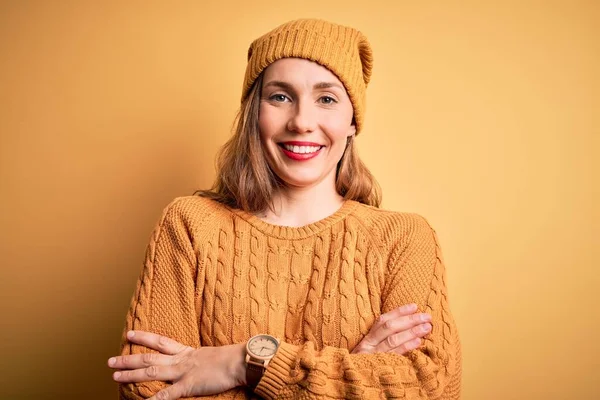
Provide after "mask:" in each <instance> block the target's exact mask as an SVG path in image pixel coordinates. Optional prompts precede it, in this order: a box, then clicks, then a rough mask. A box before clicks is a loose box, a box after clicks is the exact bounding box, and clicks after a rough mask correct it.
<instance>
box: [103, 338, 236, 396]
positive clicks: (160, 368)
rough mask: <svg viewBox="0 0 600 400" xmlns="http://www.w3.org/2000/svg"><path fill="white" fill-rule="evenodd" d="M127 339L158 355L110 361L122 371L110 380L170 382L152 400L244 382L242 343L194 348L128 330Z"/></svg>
mask: <svg viewBox="0 0 600 400" xmlns="http://www.w3.org/2000/svg"><path fill="white" fill-rule="evenodd" d="M127 338H128V339H129V341H131V342H133V343H136V344H139V345H142V346H146V347H148V348H150V349H154V350H157V351H159V352H160V354H157V353H144V354H132V355H127V356H119V357H113V358H111V359H109V360H108V366H109V367H111V368H118V369H121V370H122V371H119V372H115V373H114V374H113V379H114V380H115V381H117V382H146V381H165V382H166V381H171V382H173V384H172V385H171V386H169V387H167V388H165V389H163V390H161V391H160V392H158V393H156V394H155V395H154V396H152V397H151V398H150V399H151V400H159V399H161V400H166V399H168V400H173V399H179V398H181V397H193V396H205V395H211V394H218V393H222V392H224V391H226V390H229V389H232V388H234V387H236V386H241V385H245V383H246V366H245V362H244V357H245V356H244V352H245V350H244V349H245V347H244V345H243V344H234V345H228V346H220V347H201V348H199V349H195V348H192V347H189V346H184V345H183V344H181V343H179V342H176V341H175V340H173V339H169V338H168V337H165V336H161V335H157V334H154V333H150V332H144V331H129V332H128V333H127Z"/></svg>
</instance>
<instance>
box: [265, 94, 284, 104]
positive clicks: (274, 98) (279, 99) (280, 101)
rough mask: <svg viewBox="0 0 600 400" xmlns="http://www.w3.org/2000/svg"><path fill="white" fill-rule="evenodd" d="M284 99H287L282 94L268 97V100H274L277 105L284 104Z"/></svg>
mask: <svg viewBox="0 0 600 400" xmlns="http://www.w3.org/2000/svg"><path fill="white" fill-rule="evenodd" d="M286 99H287V96H285V95H283V94H274V95H273V96H271V97H269V100H274V101H276V102H278V103H283V102H285V100H286Z"/></svg>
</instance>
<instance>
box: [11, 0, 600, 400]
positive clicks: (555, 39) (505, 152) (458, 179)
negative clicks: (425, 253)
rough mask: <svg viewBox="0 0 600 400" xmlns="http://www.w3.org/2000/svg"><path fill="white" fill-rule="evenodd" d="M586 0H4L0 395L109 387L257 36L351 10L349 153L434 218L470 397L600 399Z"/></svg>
mask: <svg viewBox="0 0 600 400" xmlns="http://www.w3.org/2000/svg"><path fill="white" fill-rule="evenodd" d="M599 11H600V7H599V3H598V2H594V1H589V2H582V1H579V2H575V1H566V0H565V1H562V2H561V1H552V2H551V1H495V2H491V1H488V2H486V1H472V2H457V1H455V2H443V1H401V2H394V1H363V2H351V1H333V0H332V1H298V2H282V1H273V2H269V1H258V2H241V1H240V2H239V3H232V2H227V1H221V2H210V3H209V2H201V1H169V2H167V1H163V2H159V1H137V2H134V1H127V2H120V1H110V2H109V1H94V2H93V1H79V2H77V1H37V2H36V1H2V2H1V3H0V132H1V142H0V190H1V193H0V202H1V203H0V206H1V207H0V228H1V230H0V265H1V276H0V289H1V292H0V293H1V296H2V297H1V301H0V307H1V309H0V311H1V315H2V329H1V330H0V332H1V333H0V343H1V344H0V346H1V347H0V351H1V353H0V354H1V357H2V358H1V361H0V379H1V380H2V381H1V382H0V398H2V399H76V398H77V399H83V398H85V399H109V398H116V397H115V394H116V385H115V384H113V383H112V381H111V374H110V371H109V369H108V368H107V367H106V366H105V365H106V364H105V362H106V359H107V358H108V357H110V356H111V355H114V354H115V353H116V352H117V350H118V345H119V339H120V335H121V330H122V327H123V323H124V317H125V313H126V310H127V307H128V304H129V301H130V298H131V295H132V293H133V289H134V285H135V280H136V279H137V276H138V273H139V270H140V268H141V261H142V258H143V255H144V250H145V246H146V243H147V241H148V239H149V237H150V232H151V230H152V227H153V225H154V223H155V222H156V220H157V218H158V217H159V215H160V212H161V210H162V208H163V207H164V206H165V205H166V204H167V203H168V202H169V201H170V200H171V199H172V198H174V197H175V196H181V195H186V194H191V193H192V192H193V191H194V190H195V189H198V188H206V187H207V186H208V185H209V184H210V183H211V182H212V180H213V177H214V169H213V160H214V155H215V153H216V151H217V149H218V147H219V146H220V145H221V144H222V143H223V142H224V141H225V140H226V138H227V137H228V135H229V132H230V128H231V123H232V121H233V117H234V115H235V111H236V108H237V106H238V104H239V96H240V90H241V84H242V78H243V73H244V68H245V56H246V50H247V46H248V45H249V44H250V41H251V40H252V39H254V38H255V37H257V36H258V35H260V34H262V33H264V32H266V31H267V30H269V29H271V28H273V27H275V26H276V25H278V24H280V23H282V22H285V21H287V20H290V19H294V18H298V17H321V18H325V19H330V20H332V21H335V22H340V23H343V24H347V25H351V26H354V27H357V28H359V29H360V30H362V31H363V32H364V33H365V34H366V35H367V36H368V37H369V39H370V41H371V43H372V45H373V49H374V54H375V67H374V75H373V80H372V84H371V85H370V87H369V90H368V104H367V105H368V107H367V108H368V111H367V114H366V126H365V129H364V132H363V134H361V135H360V136H359V138H358V146H359V151H360V153H361V154H362V156H363V158H364V160H365V162H366V163H367V165H368V166H369V167H370V168H371V169H372V171H373V172H374V174H375V176H376V177H377V178H378V179H379V181H380V183H381V184H382V187H383V190H384V204H383V206H384V207H385V208H389V209H394V210H398V211H412V212H418V213H420V214H422V215H424V216H425V217H426V218H427V219H428V220H429V221H430V222H431V224H432V225H433V226H434V228H435V229H436V230H437V232H438V234H439V236H440V240H441V242H442V247H443V249H444V254H445V259H446V263H447V268H448V284H449V291H450V300H451V306H452V308H453V311H454V314H455V317H456V320H457V323H458V326H459V329H460V334H461V339H462V343H463V363H464V373H463V382H464V384H463V399H469V400H470V399H592V398H599V396H600V388H599V385H598V382H599V379H600V373H599V369H600V367H599V361H598V360H599V359H600V354H599V345H598V333H597V332H598V328H600V321H599V314H598V311H597V306H598V305H599V303H600V302H599V301H598V292H599V291H600V279H599V278H600V273H599V272H598V267H599V265H600V257H599V256H600V254H599V250H598V249H599V247H600V246H599V243H598V235H599V233H600V232H599V229H598V223H599V220H600V215H599V210H598V207H597V205H596V204H594V200H593V198H594V197H596V200H595V201H596V202H597V201H598V198H597V196H598V192H597V189H598V185H597V183H598V177H597V176H595V175H594V174H595V173H596V172H597V171H598V167H599V166H598V161H597V158H598V146H599V131H598V124H597V123H598V121H597V113H598V110H600V104H599V102H598V97H597V96H598V92H599V85H598V83H599V79H598V73H599V71H600V63H599V44H598V43H599V39H600V29H599V28H598V20H599V18H600V13H599Z"/></svg>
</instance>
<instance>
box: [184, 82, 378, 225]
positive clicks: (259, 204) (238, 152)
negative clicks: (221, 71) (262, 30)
mask: <svg viewBox="0 0 600 400" xmlns="http://www.w3.org/2000/svg"><path fill="white" fill-rule="evenodd" d="M262 81H263V73H261V74H260V75H259V76H258V77H257V79H256V80H255V82H254V84H253V85H252V88H251V89H250V92H249V94H248V96H247V97H246V98H245V99H244V101H243V102H242V105H241V107H240V110H239V112H238V114H237V116H236V118H235V120H234V124H233V126H234V129H233V130H234V134H233V136H232V137H231V138H230V139H229V140H228V141H227V143H225V145H223V147H222V148H221V149H220V150H219V153H218V155H217V161H216V170H217V176H216V179H215V182H214V183H213V186H212V187H211V189H209V190H198V191H196V192H195V193H194V194H197V195H199V196H203V197H208V198H211V199H213V200H216V201H218V202H220V203H222V204H225V205H227V206H229V207H233V208H238V209H242V210H244V211H246V212H251V213H254V212H260V211H264V210H266V209H267V208H271V206H272V204H271V200H272V196H273V194H274V193H275V192H276V191H277V190H278V188H280V187H282V186H283V182H282V181H281V179H280V178H279V177H278V176H277V174H275V172H273V170H272V169H271V167H269V165H268V163H267V160H266V158H265V154H264V151H263V148H262V146H261V143H260V130H259V125H258V113H259V107H260V97H261V92H262ZM335 188H336V191H337V192H338V193H339V194H340V195H341V196H343V197H344V199H347V200H355V201H358V202H360V203H363V204H367V205H370V206H375V207H379V205H380V204H381V188H380V186H379V184H378V183H377V181H376V180H375V177H374V176H373V175H372V174H371V172H370V171H369V169H368V168H367V167H366V166H365V165H364V163H363V162H362V161H361V160H360V158H359V157H358V153H357V151H356V148H355V146H354V137H353V136H352V137H350V138H349V139H348V144H347V147H346V150H345V152H344V155H343V156H342V158H341V160H340V161H339V162H338V165H337V171H336V181H335Z"/></svg>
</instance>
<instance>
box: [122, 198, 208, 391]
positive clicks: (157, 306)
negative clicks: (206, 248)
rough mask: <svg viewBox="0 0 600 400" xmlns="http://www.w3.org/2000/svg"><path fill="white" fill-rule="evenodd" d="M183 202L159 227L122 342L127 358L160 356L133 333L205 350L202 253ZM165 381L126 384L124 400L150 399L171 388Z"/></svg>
mask: <svg viewBox="0 0 600 400" xmlns="http://www.w3.org/2000/svg"><path fill="white" fill-rule="evenodd" d="M179 205H180V202H179V200H178V199H176V200H174V201H173V202H172V203H171V204H170V205H169V206H167V207H166V208H165V210H164V211H163V214H162V217H161V218H160V220H159V222H158V223H157V225H156V227H155V229H154V231H153V234H152V236H151V239H150V242H149V244H148V246H147V249H146V255H145V260H144V264H143V267H142V272H141V274H140V276H139V278H138V280H137V284H136V289H135V292H134V295H133V298H132V300H131V305H130V307H129V310H128V313H127V317H126V322H125V330H124V331H123V336H122V339H121V355H129V354H139V353H149V352H156V351H154V350H150V349H148V348H146V347H144V346H140V345H137V344H133V343H131V342H129V341H127V339H126V337H125V334H126V332H127V331H128V330H131V329H135V330H143V331H149V332H153V333H157V334H161V335H165V336H168V337H170V338H172V339H175V340H177V341H178V342H180V343H183V344H185V345H187V346H192V347H199V345H200V344H199V333H198V319H197V314H196V305H195V299H196V298H199V296H198V293H197V290H196V285H195V281H196V279H195V278H196V274H197V271H196V253H195V251H194V248H193V243H192V237H191V233H190V231H191V230H190V229H189V226H188V225H189V224H188V222H187V221H186V218H185V217H184V213H183V212H182V209H181V207H179ZM166 385H167V384H166V383H165V382H160V381H152V382H142V383H120V384H119V398H120V399H146V398H149V397H151V396H152V395H154V394H156V393H157V392H158V391H160V390H162V389H163V388H165V387H166Z"/></svg>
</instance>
